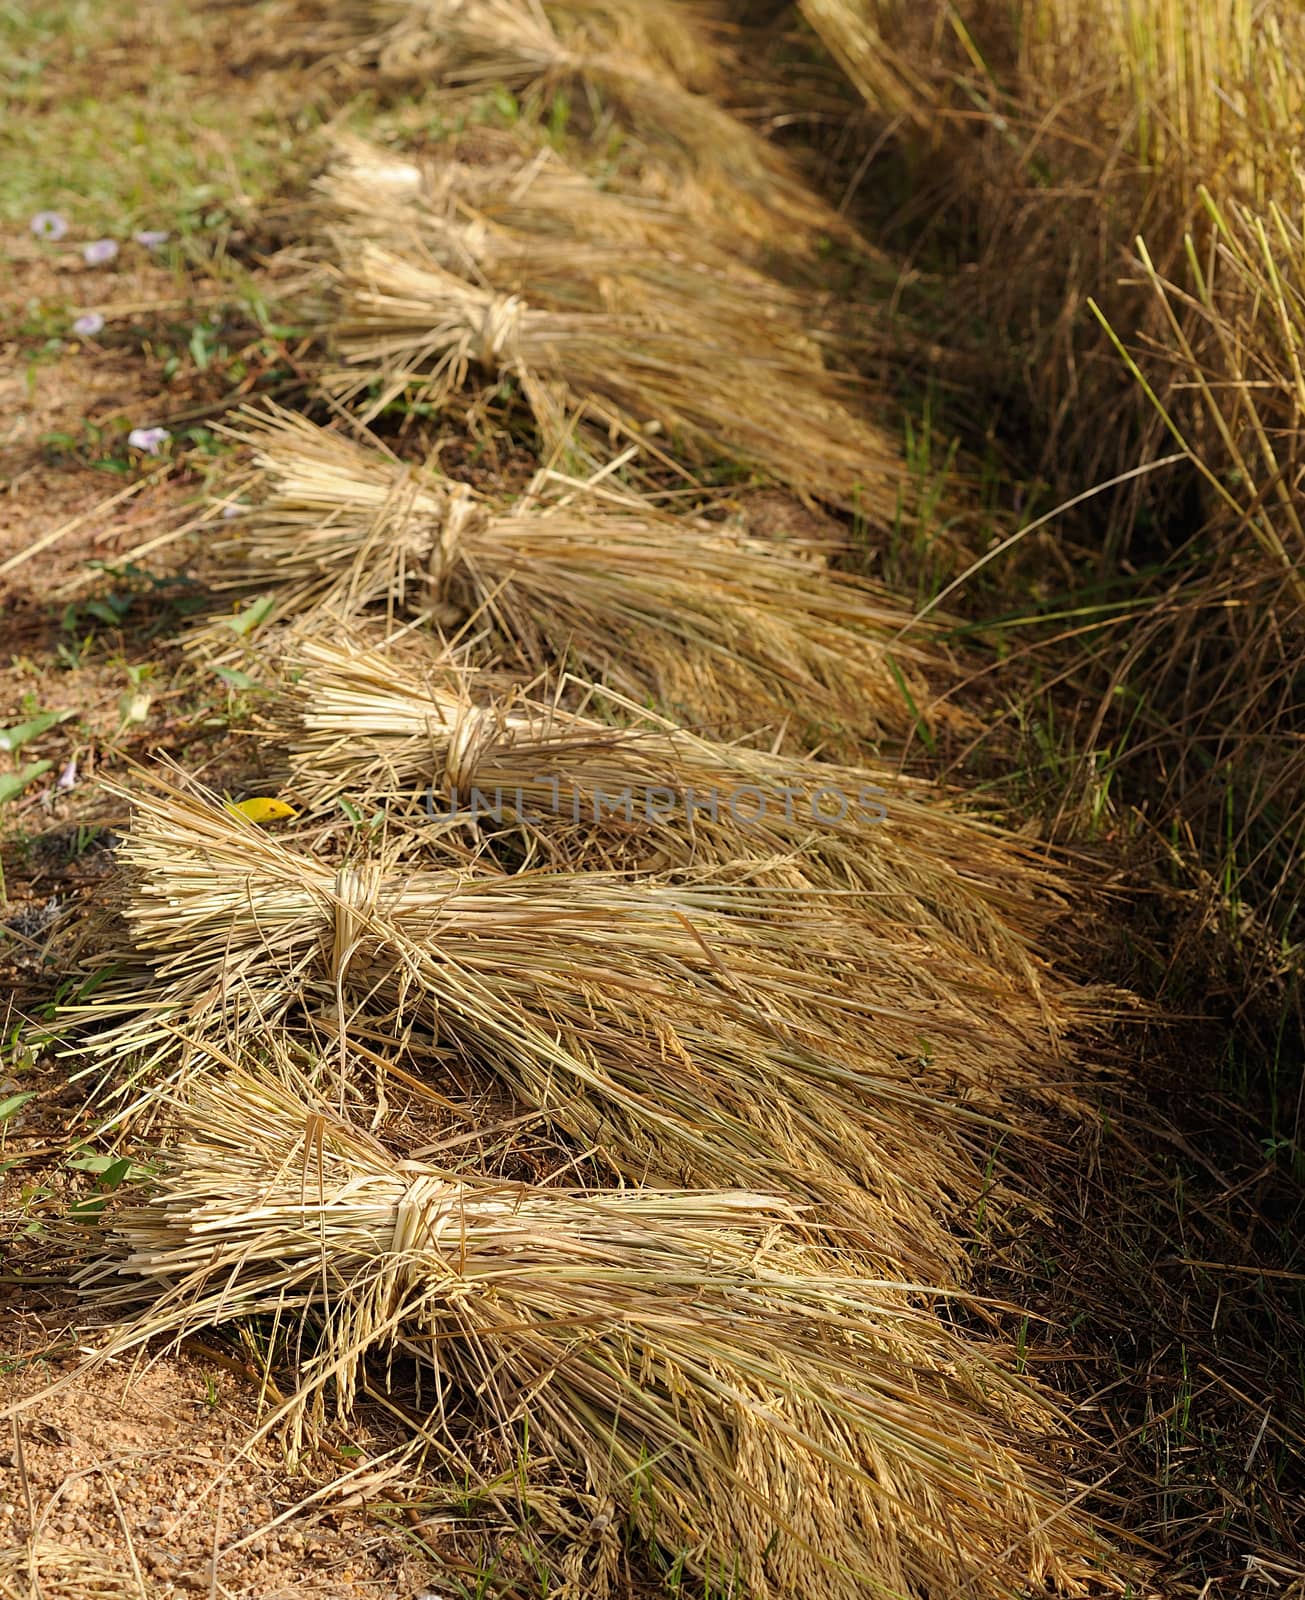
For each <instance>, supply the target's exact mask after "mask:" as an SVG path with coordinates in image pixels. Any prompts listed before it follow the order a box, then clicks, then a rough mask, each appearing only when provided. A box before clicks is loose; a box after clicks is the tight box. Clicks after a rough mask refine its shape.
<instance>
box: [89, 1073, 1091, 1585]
mask: <svg viewBox="0 0 1305 1600" xmlns="http://www.w3.org/2000/svg"><path fill="white" fill-rule="evenodd" d="M183 1110H184V1127H185V1132H184V1134H183V1136H182V1138H181V1142H180V1144H179V1146H178V1147H177V1148H176V1149H174V1150H173V1151H171V1152H166V1153H165V1154H164V1156H163V1157H162V1164H163V1168H164V1170H163V1173H162V1175H161V1176H160V1177H159V1178H157V1179H156V1180H154V1181H153V1182H152V1183H151V1184H150V1186H149V1187H148V1188H147V1189H146V1190H145V1192H144V1193H143V1194H139V1195H138V1196H137V1197H136V1203H135V1204H133V1205H129V1206H128V1207H126V1208H120V1209H116V1210H115V1211H114V1212H113V1213H112V1215H111V1217H110V1218H109V1222H108V1226H109V1228H110V1229H111V1230H112V1231H111V1234H110V1241H111V1246H112V1249H113V1255H112V1257H111V1259H110V1261H109V1262H108V1263H107V1264H102V1265H97V1266H96V1267H94V1268H92V1269H88V1270H87V1271H86V1272H84V1273H83V1274H82V1281H83V1285H84V1287H87V1288H90V1289H95V1288H97V1287H99V1289H100V1292H101V1293H106V1294H107V1298H108V1299H109V1300H110V1303H116V1304H118V1305H121V1304H122V1303H123V1302H124V1301H126V1302H128V1303H130V1302H133V1301H139V1300H141V1299H142V1298H145V1299H146V1300H147V1301H149V1302H152V1303H148V1304H147V1306H146V1308H145V1309H144V1310H142V1311H141V1312H140V1313H139V1315H138V1316H137V1318H136V1320H135V1321H134V1322H128V1323H127V1324H126V1325H125V1327H123V1328H122V1329H121V1330H120V1331H119V1332H118V1333H117V1334H116V1335H115V1336H114V1337H113V1338H111V1340H110V1341H109V1343H108V1345H107V1348H105V1349H104V1350H103V1351H102V1352H101V1355H100V1359H103V1358H104V1357H106V1356H109V1357H112V1356H120V1355H122V1354H124V1353H126V1352H127V1351H129V1350H131V1349H132V1348H133V1347H136V1346H139V1345H141V1344H143V1343H144V1342H145V1341H146V1340H147V1339H155V1338H157V1337H159V1336H171V1337H173V1338H180V1337H182V1336H184V1335H185V1334H187V1333H189V1332H192V1331H194V1330H197V1329H200V1328H203V1327H206V1326H209V1325H214V1324H222V1323H227V1322H230V1321H232V1320H235V1319H238V1318H245V1317H251V1316H273V1317H275V1318H276V1322H277V1326H278V1327H279V1328H280V1329H282V1331H283V1333H284V1335H285V1336H286V1338H287V1340H288V1342H289V1347H290V1348H294V1349H297V1350H299V1351H300V1352H308V1353H307V1354H306V1355H303V1354H301V1358H300V1362H299V1368H298V1372H297V1374H296V1376H295V1381H296V1383H297V1385H298V1388H297V1391H296V1392H295V1393H294V1395H293V1396H292V1397H291V1400H290V1401H289V1402H288V1404H287V1405H286V1406H285V1407H283V1408H282V1410H281V1413H280V1414H279V1415H278V1416H274V1417H273V1418H272V1420H271V1422H270V1423H269V1425H268V1426H276V1425H277V1424H278V1423H279V1424H281V1425H289V1426H291V1427H292V1428H293V1427H295V1426H296V1425H299V1426H302V1423H303V1420H304V1419H305V1417H306V1416H314V1417H315V1418H321V1417H322V1416H324V1414H325V1411H326V1396H325V1393H324V1391H326V1390H327V1389H328V1387H329V1388H330V1389H331V1390H333V1393H334V1403H335V1410H336V1411H337V1413H338V1414H341V1415H343V1416H346V1417H347V1416H348V1415H349V1413H350V1411H351V1410H352V1407H353V1405H354V1401H355V1396H356V1395H357V1393H358V1392H359V1390H360V1388H367V1389H368V1390H369V1392H376V1391H377V1387H378V1386H379V1387H380V1391H381V1392H384V1391H385V1390H386V1389H389V1390H390V1391H391V1392H393V1391H394V1390H395V1389H396V1387H397V1386H398V1385H399V1383H400V1382H401V1381H402V1379H401V1376H400V1374H401V1373H402V1372H403V1370H404V1367H403V1366H402V1365H401V1364H396V1362H395V1359H394V1358H395V1357H396V1356H397V1357H401V1358H406V1361H408V1362H411V1363H412V1364H413V1367H412V1370H413V1371H414V1373H415V1377H414V1378H413V1380H412V1381H411V1382H410V1383H409V1385H408V1386H407V1387H406V1388H403V1389H401V1390H400V1391H399V1393H400V1401H401V1410H402V1414H403V1415H404V1416H405V1417H406V1418H407V1419H408V1420H409V1425H410V1426H411V1427H413V1428H414V1429H415V1430H416V1433H417V1439H418V1443H419V1444H420V1446H421V1447H422V1449H423V1452H424V1454H425V1455H426V1456H427V1457H428V1458H429V1457H431V1456H432V1455H433V1456H434V1458H435V1459H436V1460H437V1461H438V1462H440V1464H441V1471H440V1472H439V1474H438V1479H439V1480H442V1481H445V1482H447V1481H449V1480H452V1481H453V1482H454V1483H455V1484H457V1485H459V1486H460V1489H459V1492H460V1494H463V1495H465V1489H466V1486H467V1485H468V1484H470V1485H472V1486H473V1488H474V1491H475V1492H478V1493H481V1494H484V1495H485V1496H486V1497H487V1498H489V1499H490V1500H491V1501H492V1500H494V1499H495V1498H500V1499H501V1498H504V1496H503V1490H502V1488H501V1485H502V1483H503V1482H505V1481H506V1482H510V1483H511V1485H512V1491H511V1495H512V1501H513V1504H512V1505H511V1507H510V1509H509V1515H515V1516H516V1517H520V1515H521V1509H522V1507H521V1502H522V1501H524V1504H525V1509H527V1510H528V1511H529V1512H530V1513H531V1514H532V1515H533V1517H534V1520H535V1525H536V1528H539V1526H540V1524H541V1523H542V1524H543V1531H544V1533H545V1534H546V1535H548V1534H551V1535H556V1534H557V1533H558V1532H559V1531H561V1532H562V1533H564V1534H569V1535H570V1536H571V1542H572V1549H571V1551H570V1552H569V1553H568V1555H567V1556H564V1557H563V1559H562V1560H561V1561H560V1562H559V1566H560V1567H561V1571H560V1573H559V1574H557V1576H558V1577H560V1578H561V1579H562V1580H563V1587H562V1588H561V1589H560V1590H559V1591H557V1592H561V1593H566V1594H572V1595H576V1596H579V1595H582V1594H583V1595H585V1596H594V1595H603V1594H606V1593H608V1592H610V1585H611V1583H612V1580H613V1579H614V1577H615V1576H616V1563H617V1559H618V1557H619V1548H618V1536H619V1532H621V1531H628V1532H629V1533H632V1534H634V1535H636V1536H638V1537H639V1539H640V1540H641V1541H642V1542H644V1543H645V1544H652V1545H653V1546H655V1547H656V1548H657V1549H658V1550H660V1552H661V1555H662V1559H663V1562H664V1564H665V1567H666V1568H667V1569H669V1570H670V1571H671V1572H689V1573H692V1574H695V1575H697V1576H700V1577H702V1578H704V1579H711V1580H723V1581H726V1582H736V1583H741V1584H742V1585H743V1587H744V1589H745V1591H746V1593H747V1594H749V1595H750V1596H753V1597H755V1600H789V1597H791V1596H794V1595H802V1596H803V1597H805V1600H862V1597H864V1596H865V1595H866V1594H886V1595H887V1594H895V1595H905V1594H911V1593H929V1594H955V1593H964V1594H967V1595H972V1596H976V1597H980V1600H986V1597H989V1596H991V1597H994V1600H995V1597H997V1596H1008V1595H1010V1594H1012V1593H1015V1592H1017V1591H1023V1590H1025V1589H1026V1588H1041V1587H1042V1586H1043V1585H1044V1583H1054V1584H1055V1585H1056V1588H1057V1592H1059V1593H1066V1594H1068V1593H1077V1592H1079V1591H1080V1587H1081V1586H1082V1585H1084V1584H1085V1582H1086V1581H1088V1580H1090V1579H1092V1580H1096V1582H1097V1583H1099V1584H1100V1585H1101V1586H1102V1587H1105V1588H1113V1587H1114V1580H1113V1579H1112V1578H1111V1576H1110V1574H1109V1569H1108V1567H1107V1566H1106V1561H1107V1560H1108V1552H1107V1551H1106V1549H1105V1546H1104V1544H1103V1542H1102V1541H1101V1539H1100V1537H1099V1535H1098V1534H1097V1533H1096V1531H1095V1530H1094V1529H1093V1528H1092V1526H1091V1525H1090V1524H1089V1523H1088V1522H1087V1521H1086V1520H1085V1519H1083V1518H1081V1517H1080V1516H1079V1515H1078V1514H1076V1513H1075V1512H1073V1511H1072V1510H1067V1509H1066V1507H1065V1506H1064V1503H1063V1499H1062V1488H1061V1485H1060V1484H1059V1483H1058V1482H1057V1481H1056V1480H1055V1479H1054V1478H1053V1477H1052V1475H1051V1474H1050V1472H1048V1471H1047V1470H1046V1469H1045V1468H1043V1467H1040V1466H1039V1465H1038V1464H1037V1463H1036V1462H1035V1461H1034V1460H1033V1459H1031V1458H1030V1457H1029V1456H1028V1455H1027V1454H1026V1453H1024V1452H1022V1451H1021V1450H1020V1449H1019V1448H1018V1447H1017V1446H1016V1445H1015V1443H1014V1431H1015V1427H1016V1426H1017V1425H1019V1426H1021V1427H1023V1428H1024V1429H1025V1430H1037V1431H1038V1432H1041V1433H1043V1434H1046V1433H1049V1432H1051V1431H1053V1430H1054V1428H1055V1424H1056V1419H1055V1417H1054V1413H1052V1412H1051V1410H1050V1408H1049V1407H1048V1406H1047V1404H1046V1402H1045V1401H1043V1400H1041V1399H1040V1398H1039V1397H1038V1396H1037V1395H1036V1394H1034V1393H1032V1392H1031V1391H1030V1390H1029V1389H1028V1388H1027V1387H1026V1386H1024V1385H1022V1384H1020V1383H1018V1382H1017V1381H1016V1380H1014V1379H1013V1378H1012V1377H1010V1376H1009V1375H1008V1374H1006V1373H1004V1372H1002V1371H1001V1370H1000V1369H998V1368H996V1367H994V1366H993V1365H991V1364H989V1363H988V1362H985V1361H984V1359H983V1358H982V1357H981V1356H980V1355H979V1354H978V1353H977V1352H976V1351H975V1350H974V1349H973V1348H970V1347H967V1346H966V1345H964V1344H962V1343H961V1342H960V1341H959V1340H958V1339H956V1338H955V1337H953V1336H950V1335H948V1334H947V1333H945V1332H944V1331H943V1329H942V1328H941V1327H940V1326H939V1324H938V1322H937V1321H936V1320H935V1319H934V1318H933V1317H932V1316H930V1315H928V1314H927V1313H925V1312H921V1311H918V1310H914V1309H912V1308H911V1307H910V1306H909V1304H908V1303H907V1301H906V1299H905V1297H904V1296H903V1295H902V1293H901V1292H900V1290H899V1289H898V1288H897V1286H895V1285H891V1284H877V1283H872V1282H868V1281H866V1280H864V1279H855V1278H849V1277H847V1276H845V1275H840V1274H836V1273H830V1272H828V1271H826V1270H823V1269H822V1268H821V1267H820V1266H819V1265H818V1264H817V1263H816V1262H815V1261H814V1260H813V1258H812V1257H811V1256H810V1255H809V1254H808V1252H806V1251H805V1250H804V1249H803V1247H802V1246H801V1245H800V1244H799V1243H797V1241H796V1239H795V1237H794V1223H795V1221H796V1219H795V1218H794V1215H793V1212H792V1211H791V1209H790V1208H789V1207H788V1206H787V1205H786V1204H785V1203H783V1202H782V1201H779V1200H776V1199H772V1198H768V1197H765V1196H762V1195H756V1194H749V1193H739V1192H728V1193H702V1194H685V1193H663V1192H657V1191H654V1190H645V1191H641V1192H639V1191H633V1192H631V1191H625V1192H622V1191H618V1192H614V1193H574V1192H567V1191H565V1190H561V1189H556V1188H543V1189H541V1188H532V1187H529V1186H526V1185H519V1184H516V1185H508V1184H505V1183H502V1182H497V1183H495V1182H489V1181H486V1180H484V1179H478V1178H476V1177H474V1176H472V1175H470V1174H468V1173H467V1172H456V1171H448V1170H443V1169H440V1168H438V1167H432V1166H424V1165H421V1164H418V1163H414V1162H401V1161H398V1160H396V1159H395V1158H394V1157H393V1156H391V1155H390V1154H389V1152H388V1151H387V1150H386V1149H385V1148H384V1146H383V1145H381V1144H380V1143H379V1142H378V1141H377V1140H375V1139H374V1138H371V1137H369V1136H368V1135H366V1134H364V1133H362V1132H361V1131H359V1130H358V1129H356V1128H354V1127H352V1126H349V1125H347V1124H345V1123H343V1122H341V1121H340V1120H339V1119H338V1117H337V1116H336V1115H334V1114H333V1113H332V1112H331V1111H330V1110H329V1109H328V1108H327V1107H326V1106H325V1105H324V1104H323V1103H322V1102H321V1101H320V1100H318V1099H316V1098H315V1097H314V1096H312V1094H311V1093H309V1094H307V1095H305V1094H303V1093H302V1091H299V1090H297V1089H291V1088H287V1087H284V1086H282V1085H281V1084H279V1083H276V1082H273V1081H269V1080H266V1079H258V1078H254V1077H252V1076H250V1075H248V1074H242V1073H236V1074H232V1075H231V1076H229V1077H227V1078H225V1079H223V1080H221V1081H210V1082H209V1083H208V1084H207V1086H206V1087H205V1089H204V1091H203V1093H202V1094H201V1095H199V1096H198V1097H196V1098H194V1099H192V1100H191V1102H190V1103H189V1104H187V1105H185V1106H184V1108H183ZM115 1278H116V1279H117V1280H118V1282H117V1283H116V1284H115V1283H114V1282H113V1281H112V1280H113V1279H115ZM106 1279H109V1280H110V1281H109V1283H108V1284H107V1285H106V1284H105V1280H106ZM124 1280H125V1281H124ZM296 1328H298V1332H297V1333H296ZM369 1355H374V1356H375V1357H378V1358H381V1361H383V1365H382V1364H381V1362H380V1361H378V1362H376V1363H373V1369H372V1370H373V1376H371V1377H367V1376H365V1374H364V1363H365V1361H366V1359H367V1357H368V1356H369ZM487 1461H488V1466H487V1464H486V1463H487ZM541 1465H542V1472H543V1474H546V1477H542V1478H541ZM559 1477H560V1479H561V1483H560V1485H559V1481H558V1480H559ZM422 1492H423V1494H425V1495H429V1494H430V1492H431V1488H430V1485H429V1484H428V1483H423V1485H422ZM572 1508H574V1509H572ZM595 1512H597V1515H596V1516H595V1515H594V1513H595ZM586 1524H587V1528H588V1538H587V1539H586V1537H585V1529H586ZM602 1529H607V1530H609V1532H608V1536H606V1537H601V1538H600V1537H598V1534H599V1531H600V1530H602ZM586 1545H587V1546H588V1548H587V1549H586V1548H585V1546H586ZM555 1549H556V1546H555V1545H554V1552H555ZM555 1559H556V1557H555ZM586 1567H587V1568H588V1569H589V1570H588V1571H586V1570H585V1568H586ZM550 1592H553V1591H550Z"/></svg>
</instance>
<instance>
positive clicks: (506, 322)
mask: <svg viewBox="0 0 1305 1600" xmlns="http://www.w3.org/2000/svg"><path fill="white" fill-rule="evenodd" d="M525 312H526V304H525V301H524V300H522V298H521V296H520V295H517V294H496V295H494V296H493V297H492V298H491V299H490V300H489V301H488V303H487V304H486V306H485V314H484V316H483V317H482V318H481V321H480V327H479V329H478V330H477V337H478V344H477V346H476V348H475V350H474V352H473V354H474V356H475V359H476V360H477V361H478V362H479V363H480V365H481V366H482V367H487V368H488V369H489V370H490V371H493V370H495V369H496V368H498V367H516V366H520V364H521V350H520V335H521V324H522V322H523V320H524V318H525Z"/></svg>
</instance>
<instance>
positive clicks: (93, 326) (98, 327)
mask: <svg viewBox="0 0 1305 1600" xmlns="http://www.w3.org/2000/svg"><path fill="white" fill-rule="evenodd" d="M72 331H73V332H74V333H78V334H80V335H81V336H82V338H83V339H93V338H94V337H95V335H96V334H97V333H103V332H104V318H103V317H102V316H101V315H100V313H99V312H98V311H83V312H82V314H81V316H80V317H78V318H77V320H76V322H74V323H73V325H72Z"/></svg>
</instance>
